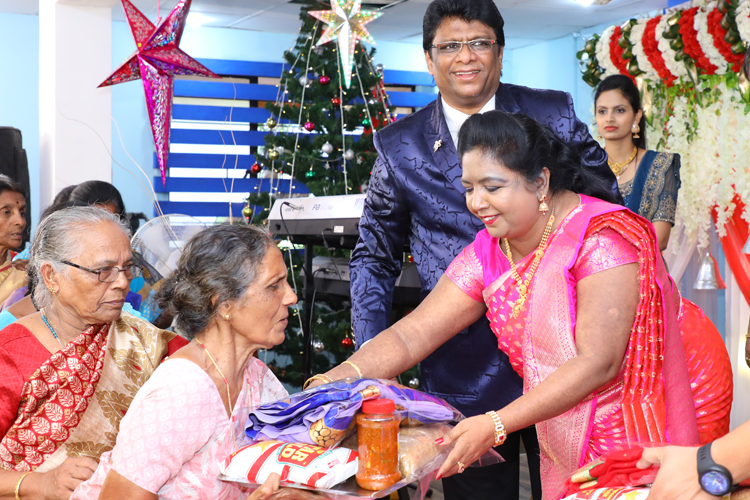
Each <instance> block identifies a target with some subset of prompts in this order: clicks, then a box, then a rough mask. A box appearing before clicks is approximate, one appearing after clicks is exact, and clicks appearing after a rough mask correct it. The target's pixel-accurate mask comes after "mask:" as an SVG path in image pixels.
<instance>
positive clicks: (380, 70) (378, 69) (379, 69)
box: [375, 64, 385, 75]
mask: <svg viewBox="0 0 750 500" xmlns="http://www.w3.org/2000/svg"><path fill="white" fill-rule="evenodd" d="M384 69H385V67H384V66H383V65H382V64H378V65H377V66H375V72H376V73H377V74H379V75H382V74H383V70H384Z"/></svg>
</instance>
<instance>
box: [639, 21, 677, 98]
mask: <svg viewBox="0 0 750 500" xmlns="http://www.w3.org/2000/svg"><path fill="white" fill-rule="evenodd" d="M662 17H663V16H657V17H654V18H651V19H649V20H648V21H646V28H645V29H644V30H643V39H642V41H643V51H644V52H645V53H646V57H648V60H649V62H650V63H651V65H652V66H653V67H654V70H656V73H657V74H658V75H659V79H660V80H663V81H664V82H665V83H666V84H667V86H671V85H673V84H674V81H675V80H676V79H677V77H675V75H673V74H672V72H671V71H669V69H668V68H667V66H666V64H664V57H662V53H661V51H660V50H659V42H658V39H657V36H656V27H657V25H658V24H659V21H661V18H662ZM659 35H660V36H661V33H660V34H659Z"/></svg>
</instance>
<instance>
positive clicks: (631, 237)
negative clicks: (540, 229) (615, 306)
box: [446, 195, 731, 500]
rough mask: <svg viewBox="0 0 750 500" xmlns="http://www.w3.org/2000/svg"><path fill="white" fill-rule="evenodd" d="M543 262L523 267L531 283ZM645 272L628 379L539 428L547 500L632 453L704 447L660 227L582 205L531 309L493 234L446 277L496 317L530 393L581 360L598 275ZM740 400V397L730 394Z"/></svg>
mask: <svg viewBox="0 0 750 500" xmlns="http://www.w3.org/2000/svg"><path fill="white" fill-rule="evenodd" d="M533 256H534V254H533V253H532V254H530V255H529V256H527V258H525V259H523V260H521V261H520V262H519V263H517V267H518V271H519V273H520V274H521V275H522V276H524V274H525V273H526V271H527V270H528V267H529V266H530V264H531V261H532V259H533ZM635 262H637V263H638V264H639V271H638V274H639V289H640V290H639V292H640V300H639V303H638V310H637V313H636V319H635V321H634V324H633V329H632V334H631V337H630V341H629V344H628V348H627V351H626V355H625V357H624V359H623V363H622V367H621V370H620V373H619V375H618V376H617V377H616V378H615V379H614V380H612V381H611V382H610V383H608V384H607V385H605V386H604V387H601V388H600V389H598V390H597V391H595V392H594V393H592V394H591V395H589V396H588V397H587V398H586V399H585V400H584V401H582V402H580V403H579V404H578V405H576V406H575V407H574V408H572V409H571V410H569V411H567V412H565V413H563V414H562V415H559V416H557V417H555V418H552V419H549V420H546V421H543V422H539V423H537V425H536V427H537V432H538V436H539V445H540V449H541V474H542V489H543V498H544V500H556V499H559V498H561V497H562V495H563V493H564V492H565V487H564V483H565V480H566V479H567V478H568V477H569V475H570V474H571V473H572V472H574V471H575V470H576V469H578V468H579V467H580V466H581V465H583V464H585V463H586V462H588V461H590V460H591V459H593V458H596V457H598V456H600V455H602V454H603V453H606V452H608V451H611V450H613V449H617V448H619V447H623V446H625V445H627V444H629V443H638V442H640V443H648V442H653V443H666V442H669V443H673V444H680V445H693V444H697V443H698V441H699V440H698V426H697V423H696V410H695V406H694V402H693V395H692V394H691V386H690V377H689V375H688V368H687V364H686V358H685V352H684V350H683V346H682V341H681V338H680V329H679V320H678V317H679V315H680V307H681V300H680V295H679V292H678V291H677V288H676V286H675V285H674V283H673V282H672V280H671V278H670V277H669V275H668V274H667V271H666V268H665V267H664V264H663V261H662V259H661V256H660V254H659V250H658V246H657V243H656V235H655V233H654V229H653V226H652V225H651V224H650V223H649V222H648V221H646V220H645V219H643V218H642V217H640V216H638V215H635V214H633V213H632V212H630V211H628V210H626V209H624V208H623V207H620V206H618V205H612V204H609V203H606V202H603V201H600V200H597V199H595V198H590V197H587V196H584V195H581V203H580V204H579V205H578V206H577V207H576V208H574V209H573V211H572V212H571V213H570V214H569V215H568V216H567V217H566V218H565V219H564V220H563V221H562V223H561V224H560V226H559V227H558V229H557V230H555V232H554V233H553V234H552V236H551V238H550V241H549V244H548V247H547V249H546V251H545V254H544V257H543V258H542V260H541V262H540V265H539V268H538V270H537V273H536V275H535V277H534V279H533V281H532V283H531V291H530V296H529V299H528V300H527V301H526V303H525V304H524V307H523V308H522V310H521V313H520V314H519V315H518V316H517V317H516V318H512V317H511V311H512V304H513V303H514V302H515V300H516V299H517V298H518V291H517V286H516V284H515V280H514V279H513V278H512V276H511V273H510V265H509V262H508V260H507V258H506V257H505V255H504V254H503V252H502V251H501V250H500V248H499V246H498V240H497V239H496V238H493V237H491V236H490V235H489V233H488V232H487V231H486V230H485V231H482V232H480V233H479V234H478V235H477V238H476V240H475V241H474V243H472V244H471V245H470V246H469V247H467V248H466V249H465V250H464V251H463V252H462V253H461V254H460V255H459V256H458V257H457V258H456V260H455V261H454V262H453V263H452V264H451V266H450V267H449V268H448V270H447V271H446V275H447V276H448V277H449V278H450V279H451V280H452V281H453V282H454V283H455V284H456V285H457V286H459V288H461V289H462V290H463V291H465V292H466V293H467V294H469V295H470V296H471V297H473V298H474V299H475V300H478V301H483V302H484V303H485V304H486V305H487V307H488V311H487V317H488V318H489V320H490V323H491V326H492V329H493V331H494V333H495V334H496V335H497V337H498V346H499V348H500V349H502V350H503V351H504V352H506V353H507V354H508V356H509V358H510V362H511V364H512V365H513V367H514V369H515V370H516V371H517V372H518V373H519V374H520V375H521V376H522V377H523V379H524V393H526V392H528V391H530V390H532V389H533V388H534V387H536V386H537V385H538V384H540V383H541V382H542V381H544V380H545V379H546V378H547V377H548V376H549V375H550V374H551V373H552V372H554V371H555V370H557V369H558V368H559V367H560V366H561V365H562V364H563V363H565V362H566V361H568V360H570V359H572V358H573V357H575V356H576V354H577V350H576V342H575V326H576V283H577V282H578V281H579V280H580V279H583V278H584V277H586V276H588V275H590V274H593V273H595V272H598V271H602V270H605V269H609V268H612V267H616V266H618V265H623V264H629V263H635ZM730 392H731V391H730Z"/></svg>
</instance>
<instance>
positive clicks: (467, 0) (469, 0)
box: [422, 0, 505, 57]
mask: <svg viewBox="0 0 750 500" xmlns="http://www.w3.org/2000/svg"><path fill="white" fill-rule="evenodd" d="M452 17H454V18H458V19H461V20H462V21H466V22H467V23H468V22H471V21H479V22H480V23H482V24H486V25H487V26H489V27H490V28H492V29H493V30H494V32H495V40H497V44H498V45H499V46H500V47H503V46H505V33H504V32H503V25H505V21H503V16H501V15H500V11H499V10H497V6H496V5H495V2H493V1H492V0H434V1H433V2H432V3H431V4H430V5H428V6H427V12H425V13H424V20H423V21H422V47H423V48H424V50H426V51H427V53H428V54H431V53H430V45H432V41H433V40H434V39H435V32H436V31H437V29H438V26H440V23H441V22H443V20H445V19H449V18H452ZM430 57H432V56H430Z"/></svg>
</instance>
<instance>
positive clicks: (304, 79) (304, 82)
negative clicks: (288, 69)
mask: <svg viewBox="0 0 750 500" xmlns="http://www.w3.org/2000/svg"><path fill="white" fill-rule="evenodd" d="M299 84H300V85H302V86H303V87H307V86H308V85H309V84H310V79H309V78H308V77H307V76H301V77H300V78H299Z"/></svg>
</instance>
